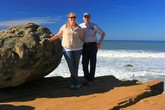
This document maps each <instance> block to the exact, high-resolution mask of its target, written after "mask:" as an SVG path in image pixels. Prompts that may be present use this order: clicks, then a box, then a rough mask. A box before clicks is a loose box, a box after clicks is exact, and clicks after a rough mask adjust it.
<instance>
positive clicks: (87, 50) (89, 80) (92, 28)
mask: <svg viewBox="0 0 165 110" xmlns="http://www.w3.org/2000/svg"><path fill="white" fill-rule="evenodd" d="M83 20H84V23H81V24H80V27H81V28H82V29H83V32H84V34H83V35H84V45H83V51H82V66H83V71H84V78H85V80H86V82H85V85H87V86H90V85H91V84H93V81H94V77H95V70H96V60H97V51H98V49H99V48H100V46H101V43H102V41H103V40H104V36H105V32H104V31H103V30H102V29H101V28H100V27H98V26H97V25H96V24H94V23H92V22H90V20H91V15H90V14H89V13H84V15H83ZM97 33H98V34H100V37H101V38H100V40H99V42H97V37H96V34H97ZM89 63H90V64H89ZM88 67H89V68H88Z"/></svg>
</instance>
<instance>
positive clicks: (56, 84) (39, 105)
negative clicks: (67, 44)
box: [0, 76, 165, 110]
mask: <svg viewBox="0 0 165 110" xmlns="http://www.w3.org/2000/svg"><path fill="white" fill-rule="evenodd" d="M80 79H81V80H82V81H83V80H84V78H83V77H81V78H80ZM68 82H69V78H62V77H49V78H43V79H41V80H40V81H34V82H31V83H28V84H26V85H23V86H19V87H15V88H7V89H1V90H0V110H1V109H2V110H11V109H12V106H14V107H17V109H20V106H21V105H24V106H28V107H34V108H35V110H164V108H165V105H164V101H165V95H164V94H162V92H163V81H161V80H151V81H148V82H138V81H137V80H131V81H130V80H118V79H117V78H115V77H114V76H101V77H96V79H95V81H94V84H93V85H92V86H90V87H88V86H85V85H82V87H81V89H79V90H72V89H69V88H68V87H67V86H66V85H67V84H68ZM159 94H162V95H160V96H159ZM155 95H156V96H158V97H156V96H155ZM152 97H153V98H152ZM148 98H152V99H148ZM158 100H159V101H158ZM146 101H147V102H146ZM139 102H140V105H141V107H139V104H138V103H139ZM148 102H149V103H148ZM136 104H137V105H138V106H135V107H133V109H129V106H130V107H131V106H133V105H136ZM143 104H145V105H143ZM150 104H151V105H150ZM152 104H154V105H152ZM64 105H65V106H64ZM84 105H85V106H84ZM143 106H144V107H145V108H146V109H143V108H142V107H143ZM147 106H150V107H149V108H148V109H147ZM127 107H128V108H127ZM151 107H153V108H152V109H151ZM131 108H132V107H131ZM136 108H140V109H136ZM22 109H23V108H22ZM24 109H25V107H24Z"/></svg>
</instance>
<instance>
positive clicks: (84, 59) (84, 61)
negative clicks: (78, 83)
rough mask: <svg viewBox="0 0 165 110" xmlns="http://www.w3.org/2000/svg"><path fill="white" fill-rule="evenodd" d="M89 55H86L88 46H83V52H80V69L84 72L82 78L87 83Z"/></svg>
mask: <svg viewBox="0 0 165 110" xmlns="http://www.w3.org/2000/svg"><path fill="white" fill-rule="evenodd" d="M88 65H89V53H88V46H87V45H83V51H82V67H83V72H84V78H85V79H86V80H87V81H88V80H89V69H88Z"/></svg>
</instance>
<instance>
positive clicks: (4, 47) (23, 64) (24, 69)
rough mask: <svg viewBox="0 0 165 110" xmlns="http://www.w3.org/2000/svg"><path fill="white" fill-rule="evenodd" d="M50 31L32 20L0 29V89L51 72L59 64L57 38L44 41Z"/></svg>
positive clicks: (60, 51) (59, 56)
mask: <svg viewBox="0 0 165 110" xmlns="http://www.w3.org/2000/svg"><path fill="white" fill-rule="evenodd" d="M51 35H52V34H51V32H50V31H49V30H48V29H47V28H45V27H42V26H39V25H37V24H34V23H28V24H25V25H20V26H14V27H11V28H8V29H6V30H2V31H0V88H5V87H12V86H17V85H20V84H22V83H24V82H27V81H31V80H35V79H38V78H41V77H44V76H45V75H47V74H49V73H50V72H51V71H53V70H54V69H55V68H56V67H57V66H58V65H59V63H60V61H61V57H62V47H61V44H60V40H57V41H56V42H52V43H48V42H46V41H45V38H46V37H49V36H51Z"/></svg>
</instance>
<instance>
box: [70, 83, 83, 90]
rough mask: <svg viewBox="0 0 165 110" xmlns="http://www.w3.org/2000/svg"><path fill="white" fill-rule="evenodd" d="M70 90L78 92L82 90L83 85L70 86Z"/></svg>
mask: <svg viewBox="0 0 165 110" xmlns="http://www.w3.org/2000/svg"><path fill="white" fill-rule="evenodd" d="M70 88H71V89H75V90H78V89H80V88H81V84H79V85H77V86H74V85H70Z"/></svg>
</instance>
